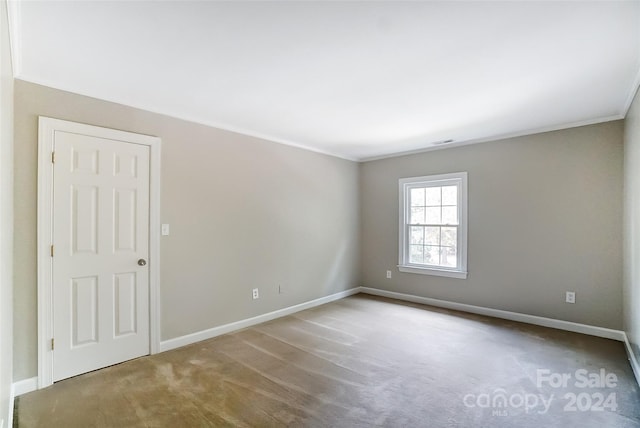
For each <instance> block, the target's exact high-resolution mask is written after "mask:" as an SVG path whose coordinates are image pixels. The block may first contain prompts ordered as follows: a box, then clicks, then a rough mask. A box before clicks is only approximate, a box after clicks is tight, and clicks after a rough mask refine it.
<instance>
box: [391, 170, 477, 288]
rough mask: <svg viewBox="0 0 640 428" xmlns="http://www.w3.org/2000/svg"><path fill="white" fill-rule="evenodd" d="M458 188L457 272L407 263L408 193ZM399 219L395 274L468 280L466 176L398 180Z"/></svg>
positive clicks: (445, 268)
mask: <svg viewBox="0 0 640 428" xmlns="http://www.w3.org/2000/svg"><path fill="white" fill-rule="evenodd" d="M450 185H456V186H458V221H459V225H458V234H457V236H458V242H457V257H458V262H457V263H456V264H457V266H458V267H457V268H447V267H443V266H425V265H422V264H416V263H409V227H408V224H409V216H410V213H411V208H410V207H409V191H410V189H412V188H416V187H431V186H433V187H437V186H450ZM399 194H400V198H399V199H400V216H399V219H400V221H399V223H400V229H399V238H400V242H399V247H398V249H399V255H398V260H399V261H398V270H399V271H400V272H408V273H418V274H423V275H436V276H445V277H450V278H458V279H466V278H467V211H468V207H467V173H466V172H455V173H450V174H438V175H428V176H424V177H410V178H401V179H400V180H399Z"/></svg>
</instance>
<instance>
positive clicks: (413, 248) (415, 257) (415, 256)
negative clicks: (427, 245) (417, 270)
mask: <svg viewBox="0 0 640 428" xmlns="http://www.w3.org/2000/svg"><path fill="white" fill-rule="evenodd" d="M423 249H424V247H423V246H422V245H410V246H409V263H420V264H422V263H424V259H423V256H422V254H423Z"/></svg>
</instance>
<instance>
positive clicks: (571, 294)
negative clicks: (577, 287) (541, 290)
mask: <svg viewBox="0 0 640 428" xmlns="http://www.w3.org/2000/svg"><path fill="white" fill-rule="evenodd" d="M565 302H567V303H575V302H576V292H575V291H567V294H566V297H565Z"/></svg>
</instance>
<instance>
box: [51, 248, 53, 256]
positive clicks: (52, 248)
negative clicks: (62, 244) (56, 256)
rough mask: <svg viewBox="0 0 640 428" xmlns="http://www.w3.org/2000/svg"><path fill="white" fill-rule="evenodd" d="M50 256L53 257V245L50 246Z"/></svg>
mask: <svg viewBox="0 0 640 428" xmlns="http://www.w3.org/2000/svg"><path fill="white" fill-rule="evenodd" d="M51 257H53V245H52V246H51Z"/></svg>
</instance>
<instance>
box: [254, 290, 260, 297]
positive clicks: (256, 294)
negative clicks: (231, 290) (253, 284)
mask: <svg viewBox="0 0 640 428" xmlns="http://www.w3.org/2000/svg"><path fill="white" fill-rule="evenodd" d="M259 298H260V293H258V289H257V288H254V289H253V299H254V300H255V299H259Z"/></svg>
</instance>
